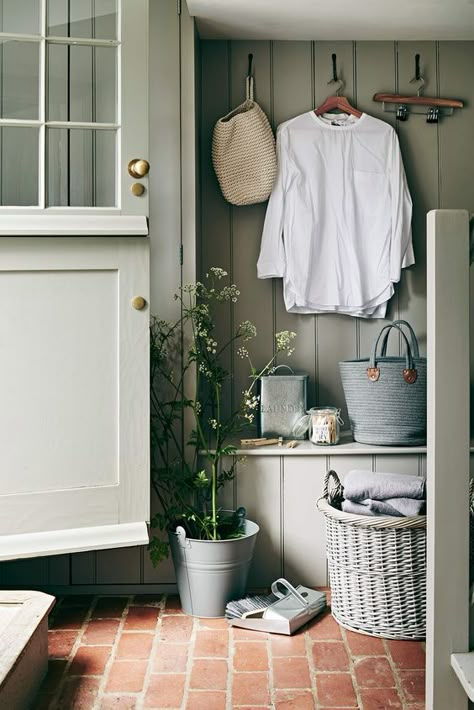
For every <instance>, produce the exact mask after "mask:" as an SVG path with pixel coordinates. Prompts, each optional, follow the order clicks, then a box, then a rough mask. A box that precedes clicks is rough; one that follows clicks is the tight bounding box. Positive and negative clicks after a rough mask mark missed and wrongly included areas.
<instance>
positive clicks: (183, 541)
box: [175, 525, 191, 549]
mask: <svg viewBox="0 0 474 710" xmlns="http://www.w3.org/2000/svg"><path fill="white" fill-rule="evenodd" d="M175 532H176V535H177V536H178V545H179V546H180V547H182V548H183V549H186V548H187V547H191V543H190V542H189V540H188V538H187V537H186V530H185V529H184V528H183V526H182V525H178V527H177V528H176V530H175Z"/></svg>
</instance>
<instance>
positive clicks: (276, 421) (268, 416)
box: [260, 365, 308, 439]
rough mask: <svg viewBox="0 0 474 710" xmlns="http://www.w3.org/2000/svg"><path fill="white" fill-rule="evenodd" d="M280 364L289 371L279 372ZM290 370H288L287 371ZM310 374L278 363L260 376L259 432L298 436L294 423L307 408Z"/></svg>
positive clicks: (304, 435) (301, 437)
mask: <svg viewBox="0 0 474 710" xmlns="http://www.w3.org/2000/svg"><path fill="white" fill-rule="evenodd" d="M281 368H286V371H285V372H283V373H281V374H280V372H278V370H280V369H281ZM288 371H289V372H288ZM307 392H308V374H307V373H306V372H300V371H293V370H292V369H291V367H288V365H279V366H278V367H277V368H275V371H274V373H273V374H271V375H263V377H261V378H260V436H283V437H287V438H292V439H305V438H306V434H305V433H304V434H302V435H300V436H295V434H294V432H293V427H294V426H295V424H296V422H297V421H298V420H299V419H301V417H302V415H303V414H305V412H306V409H307Z"/></svg>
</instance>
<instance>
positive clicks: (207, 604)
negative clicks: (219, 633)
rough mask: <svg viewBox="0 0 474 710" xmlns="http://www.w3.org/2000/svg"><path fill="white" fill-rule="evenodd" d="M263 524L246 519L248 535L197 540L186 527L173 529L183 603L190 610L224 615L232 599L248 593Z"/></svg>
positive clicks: (172, 548) (191, 613) (208, 615)
mask: <svg viewBox="0 0 474 710" xmlns="http://www.w3.org/2000/svg"><path fill="white" fill-rule="evenodd" d="M259 529H260V528H259V527H258V525H257V524H256V523H253V522H252V521H251V520H246V521H245V535H244V536H243V537H238V538H235V539H233V540H195V539H193V538H188V537H186V533H185V532H184V529H183V528H178V530H177V532H174V533H170V534H169V539H170V546H171V555H172V557H173V563H174V568H175V572H176V582H177V585H178V592H179V596H180V599H181V606H182V608H183V611H184V612H185V613H186V614H190V615H191V616H202V617H207V618H213V617H219V616H224V612H225V606H226V604H227V602H228V601H230V600H231V599H239V598H241V597H243V596H245V593H246V591H247V589H246V587H247V579H248V574H249V570H250V565H251V563H252V558H253V551H254V548H255V541H256V539H257V534H258V531H259Z"/></svg>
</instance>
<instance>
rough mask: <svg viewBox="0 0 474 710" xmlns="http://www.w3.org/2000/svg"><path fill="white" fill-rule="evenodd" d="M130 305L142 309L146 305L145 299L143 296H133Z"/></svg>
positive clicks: (138, 309)
mask: <svg viewBox="0 0 474 710" xmlns="http://www.w3.org/2000/svg"><path fill="white" fill-rule="evenodd" d="M132 306H133V307H134V308H135V310H137V311H142V310H143V309H144V308H145V306H146V300H145V299H144V298H143V296H135V298H132Z"/></svg>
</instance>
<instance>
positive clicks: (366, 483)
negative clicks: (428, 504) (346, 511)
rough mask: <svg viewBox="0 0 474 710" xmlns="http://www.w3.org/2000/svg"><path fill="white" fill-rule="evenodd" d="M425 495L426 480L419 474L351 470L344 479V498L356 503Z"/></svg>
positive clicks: (418, 497) (421, 498)
mask: <svg viewBox="0 0 474 710" xmlns="http://www.w3.org/2000/svg"><path fill="white" fill-rule="evenodd" d="M424 497H425V480H424V479H423V478H419V477H418V476H407V475H405V474H401V473H372V471H359V470H353V471H349V473H348V474H347V476H346V478H345V481H344V498H347V499H348V500H352V501H354V502H355V503H359V502H360V501H363V500H366V499H367V498H370V499H371V500H387V499H388V498H415V499H419V500H423V499H424Z"/></svg>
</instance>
